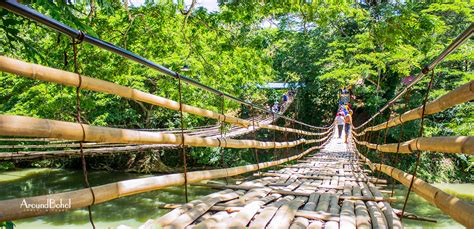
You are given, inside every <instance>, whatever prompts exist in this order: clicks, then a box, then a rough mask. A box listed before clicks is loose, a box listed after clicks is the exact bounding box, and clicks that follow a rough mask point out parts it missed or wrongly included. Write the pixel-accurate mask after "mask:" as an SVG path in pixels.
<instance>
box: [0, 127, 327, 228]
mask: <svg viewBox="0 0 474 229" xmlns="http://www.w3.org/2000/svg"><path fill="white" fill-rule="evenodd" d="M0 129H1V128H0ZM320 148H322V146H314V147H311V148H309V149H307V150H306V151H304V152H303V153H301V154H298V155H295V156H292V157H289V158H288V159H286V158H284V159H280V160H276V161H269V162H262V163H259V164H258V165H257V164H253V165H246V166H238V167H232V168H227V169H214V170H206V171H195V172H188V173H187V180H188V182H189V183H195V182H199V181H202V180H210V179H217V178H222V177H231V176H235V175H239V174H243V173H247V172H251V171H256V170H257V169H258V168H260V169H263V168H268V167H271V166H275V165H279V164H283V163H285V162H288V161H292V160H296V159H299V158H301V157H303V156H305V155H307V154H309V153H311V152H313V151H314V150H317V149H320ZM182 184H184V175H183V173H176V174H169V175H162V176H155V177H147V178H140V179H132V180H125V181H119V182H114V183H109V184H105V185H101V186H95V187H92V189H93V191H94V194H95V204H99V203H103V202H106V201H109V200H113V199H117V198H120V197H123V196H129V195H134V194H138V193H144V192H148V191H153V190H158V189H163V188H166V187H170V186H177V185H182ZM48 200H50V201H54V202H55V203H59V202H60V201H63V203H68V200H71V206H70V208H61V209H57V210H61V211H69V210H72V209H77V208H83V207H86V206H89V205H90V204H92V196H91V191H90V190H89V189H88V188H86V189H80V190H76V191H69V192H62V193H56V194H50V195H43V196H35V197H28V198H17V199H10V200H3V201H0V213H1V214H0V221H8V220H16V219H21V218H29V217H34V216H40V215H48V214H53V213H55V212H58V211H54V209H53V210H52V209H49V208H38V209H35V211H31V209H27V208H26V207H21V206H22V203H23V202H24V203H27V204H44V203H46V201H48Z"/></svg>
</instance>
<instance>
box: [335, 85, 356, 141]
mask: <svg viewBox="0 0 474 229" xmlns="http://www.w3.org/2000/svg"><path fill="white" fill-rule="evenodd" d="M351 94H352V93H350V89H347V87H345V86H344V87H343V88H342V89H341V90H340V93H339V109H338V110H337V113H336V118H335V122H336V126H337V132H338V136H339V138H341V135H342V131H343V130H344V132H345V135H344V143H346V144H347V140H348V137H349V135H350V133H351V125H352V114H353V111H352V109H351V104H350V99H351Z"/></svg>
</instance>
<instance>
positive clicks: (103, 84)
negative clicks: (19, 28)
mask: <svg viewBox="0 0 474 229" xmlns="http://www.w3.org/2000/svg"><path fill="white" fill-rule="evenodd" d="M0 71H3V72H8V73H12V74H16V75H19V76H23V77H27V78H31V79H36V80H42V81H47V82H52V83H59V84H63V85H66V86H72V87H80V88H81V89H85V90H90V91H96V92H102V93H107V94H112V95H117V96H120V97H123V98H128V99H133V100H136V101H140V102H144V103H148V104H152V105H156V106H160V107H164V108H168V109H171V110H175V111H179V110H180V105H179V103H178V102H176V101H173V100H170V99H167V98H164V97H160V96H156V95H153V94H150V93H146V92H143V91H140V90H137V89H132V88H129V87H125V86H122V85H119V84H115V83H112V82H108V81H104V80H100V79H96V78H92V77H88V76H83V75H81V76H80V78H79V75H78V74H76V73H72V72H67V71H63V70H59V69H55V68H50V67H45V66H42V65H38V64H32V63H27V62H24V61H20V60H16V59H13V58H9V57H6V56H0ZM182 110H183V112H186V113H190V114H194V115H198V116H203V117H207V118H211V119H216V120H219V121H223V122H227V123H232V124H235V125H238V126H243V127H249V126H251V125H252V122H251V121H248V120H245V119H241V118H236V117H232V116H227V115H222V114H219V113H217V112H214V111H210V110H206V109H202V108H198V107H194V106H190V105H187V104H183V107H182ZM257 126H258V127H260V128H264V129H270V130H278V131H285V132H292V133H297V134H303V135H308V136H318V135H321V134H319V133H316V132H309V131H302V130H298V129H292V128H286V127H279V126H275V125H268V124H259V123H257Z"/></svg>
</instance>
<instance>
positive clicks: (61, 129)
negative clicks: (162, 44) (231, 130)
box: [0, 115, 330, 149]
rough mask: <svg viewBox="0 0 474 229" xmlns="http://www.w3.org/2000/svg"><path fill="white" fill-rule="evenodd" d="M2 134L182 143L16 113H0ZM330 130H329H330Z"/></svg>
mask: <svg viewBox="0 0 474 229" xmlns="http://www.w3.org/2000/svg"><path fill="white" fill-rule="evenodd" d="M0 129H1V130H2V131H1V132H0V135H1V136H23V137H43V138H60V139H66V140H76V141H89V142H107V143H129V144H176V145H179V144H181V143H182V136H181V135H180V134H163V133H158V132H149V131H136V130H129V129H119V128H110V127H98V126H90V125H82V127H81V124H78V123H71V122H63V121H55V120H48V119H39V118H31V117H24V116H15V115H0ZM327 133H330V131H327ZM326 138H327V136H326V137H325V138H321V139H312V140H306V139H298V140H296V141H291V142H262V141H256V140H235V139H227V138H202V137H195V136H188V135H184V145H188V146H197V147H224V148H238V149H242V148H257V149H273V148H277V149H280V148H290V147H294V146H297V145H300V144H310V143H316V142H321V141H324V140H325V139H326Z"/></svg>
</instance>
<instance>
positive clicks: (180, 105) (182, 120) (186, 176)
mask: <svg viewBox="0 0 474 229" xmlns="http://www.w3.org/2000/svg"><path fill="white" fill-rule="evenodd" d="M176 77H177V78H178V94H179V119H180V121H181V155H182V158H183V169H184V171H183V174H184V195H185V199H186V203H187V202H188V173H187V172H188V171H187V170H188V165H187V162H186V149H185V145H184V117H183V95H182V93H183V92H182V89H183V88H182V87H183V85H182V83H181V76H180V75H179V74H176Z"/></svg>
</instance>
